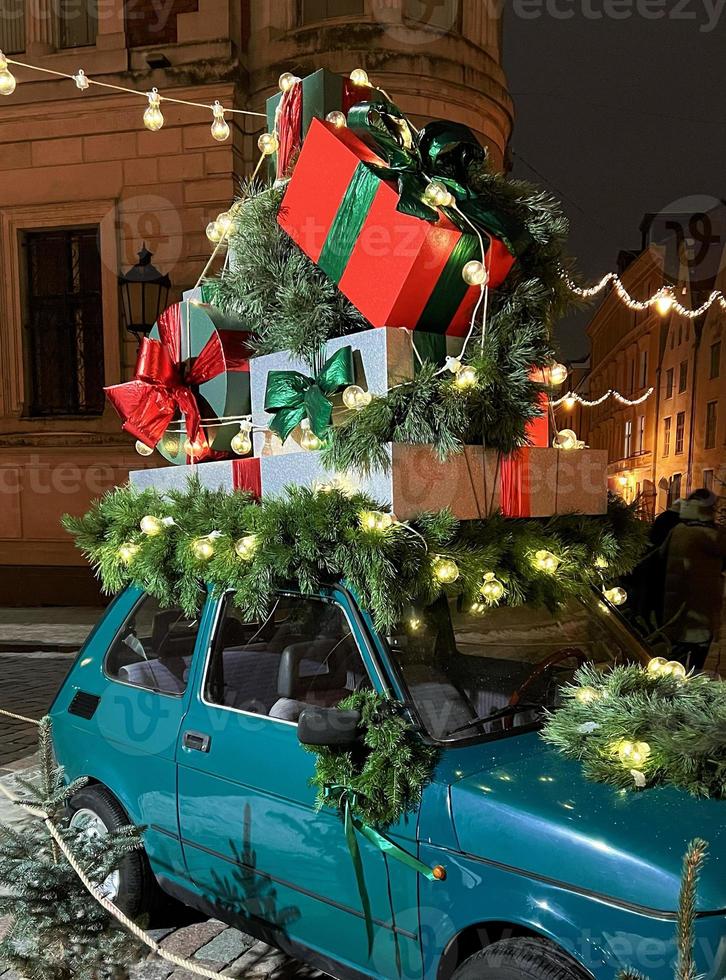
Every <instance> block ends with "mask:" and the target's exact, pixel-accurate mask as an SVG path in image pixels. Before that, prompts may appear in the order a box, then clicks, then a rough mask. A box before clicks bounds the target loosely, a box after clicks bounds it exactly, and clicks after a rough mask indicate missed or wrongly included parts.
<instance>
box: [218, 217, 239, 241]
mask: <svg viewBox="0 0 726 980" xmlns="http://www.w3.org/2000/svg"><path fill="white" fill-rule="evenodd" d="M214 223H215V225H216V226H217V230H218V231H219V233H220V236H221V237H222V238H227V236H228V235H231V234H232V232H233V231H234V228H235V225H234V215H233V214H232V212H231V211H222V213H221V214H218V215H217V218H216V220H215V222H214Z"/></svg>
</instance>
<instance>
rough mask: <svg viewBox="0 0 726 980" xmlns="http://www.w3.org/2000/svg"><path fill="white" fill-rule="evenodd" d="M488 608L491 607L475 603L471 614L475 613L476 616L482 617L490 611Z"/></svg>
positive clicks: (483, 603)
mask: <svg viewBox="0 0 726 980" xmlns="http://www.w3.org/2000/svg"><path fill="white" fill-rule="evenodd" d="M488 608H489V607H488V606H487V604H486V603H485V602H473V603H472V604H471V608H470V609H469V612H470V613H473V614H474V615H475V616H482V615H483V614H484V613H485V612H486V611H487V610H488Z"/></svg>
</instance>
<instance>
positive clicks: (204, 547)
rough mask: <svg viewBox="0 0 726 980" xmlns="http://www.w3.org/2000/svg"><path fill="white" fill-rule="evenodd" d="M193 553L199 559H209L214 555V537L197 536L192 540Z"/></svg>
mask: <svg viewBox="0 0 726 980" xmlns="http://www.w3.org/2000/svg"><path fill="white" fill-rule="evenodd" d="M192 554H193V555H194V557H195V558H196V559H197V560H198V561H209V559H210V558H211V557H212V556H213V555H214V538H212V537H211V536H209V535H208V536H207V537H206V538H195V539H194V541H192Z"/></svg>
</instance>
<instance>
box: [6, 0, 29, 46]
mask: <svg viewBox="0 0 726 980" xmlns="http://www.w3.org/2000/svg"><path fill="white" fill-rule="evenodd" d="M0 51H2V52H3V54H20V53H21V52H22V51H25V0H3V6H2V12H1V13H0Z"/></svg>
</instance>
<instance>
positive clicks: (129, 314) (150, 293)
mask: <svg viewBox="0 0 726 980" xmlns="http://www.w3.org/2000/svg"><path fill="white" fill-rule="evenodd" d="M152 257H153V254H152V253H151V252H150V251H149V250H148V248H147V247H146V245H145V244H144V245H143V246H142V248H141V251H140V252H139V261H138V262H137V263H136V265H134V266H132V267H131V268H130V269H129V271H128V272H127V273H126V275H121V276H119V277H118V284H119V287H120V290H121V305H122V308H123V314H124V322H125V324H126V329H127V330H128V331H129V332H130V333H132V334H133V335H134V336H135V337H136V339H137V340H138V341H139V342H140V341H141V338H142V337H147V336H148V335H149V333H150V331H151V328H152V327H153V326H154V324H155V323H156V321H157V320H158V319H159V316H160V314H161V313H163V312H164V310H165V309H166V306H167V302H168V299H169V290H170V289H171V280H170V279H169V277H168V276H166V275H162V273H161V272H159V270H158V269H156V268H155V267H154V266H153V265H152V264H151V259H152Z"/></svg>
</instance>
